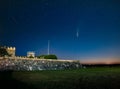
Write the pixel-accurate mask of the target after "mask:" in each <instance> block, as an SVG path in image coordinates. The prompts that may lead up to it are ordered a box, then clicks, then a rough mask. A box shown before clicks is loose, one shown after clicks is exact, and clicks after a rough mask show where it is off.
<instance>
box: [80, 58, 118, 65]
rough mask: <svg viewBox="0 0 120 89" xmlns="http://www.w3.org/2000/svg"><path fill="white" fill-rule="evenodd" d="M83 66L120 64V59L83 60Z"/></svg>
mask: <svg viewBox="0 0 120 89" xmlns="http://www.w3.org/2000/svg"><path fill="white" fill-rule="evenodd" d="M81 63H82V64H120V58H101V59H97V58H96V59H87V60H85V59H84V60H81Z"/></svg>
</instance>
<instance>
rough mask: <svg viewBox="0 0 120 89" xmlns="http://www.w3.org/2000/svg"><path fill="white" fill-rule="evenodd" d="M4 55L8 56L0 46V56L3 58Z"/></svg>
mask: <svg viewBox="0 0 120 89" xmlns="http://www.w3.org/2000/svg"><path fill="white" fill-rule="evenodd" d="M5 55H9V54H8V52H7V50H6V48H5V47H1V46H0V56H1V57H3V56H5Z"/></svg>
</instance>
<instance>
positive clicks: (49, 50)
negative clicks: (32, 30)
mask: <svg viewBox="0 0 120 89" xmlns="http://www.w3.org/2000/svg"><path fill="white" fill-rule="evenodd" d="M49 54H50V41H49V40H48V55H49Z"/></svg>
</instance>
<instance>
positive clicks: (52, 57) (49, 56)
mask: <svg viewBox="0 0 120 89" xmlns="http://www.w3.org/2000/svg"><path fill="white" fill-rule="evenodd" d="M44 58H45V59H57V56H56V55H53V54H51V55H46V56H45V57H44Z"/></svg>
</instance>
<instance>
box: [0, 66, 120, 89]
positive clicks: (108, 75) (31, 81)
mask: <svg viewBox="0 0 120 89" xmlns="http://www.w3.org/2000/svg"><path fill="white" fill-rule="evenodd" d="M0 86H1V87H4V88H3V89H5V88H7V87H9V88H11V89H13V88H14V89H120V67H99V68H86V69H71V70H47V71H32V72H29V71H19V72H13V71H9V72H1V73H0ZM0 89H2V88H0Z"/></svg>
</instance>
